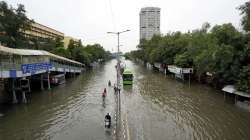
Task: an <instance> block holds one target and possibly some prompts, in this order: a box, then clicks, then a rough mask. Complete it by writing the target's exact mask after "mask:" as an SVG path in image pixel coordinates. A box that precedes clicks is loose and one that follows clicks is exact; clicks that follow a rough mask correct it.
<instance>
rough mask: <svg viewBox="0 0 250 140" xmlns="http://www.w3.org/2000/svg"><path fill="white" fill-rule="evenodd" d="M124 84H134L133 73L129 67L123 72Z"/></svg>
mask: <svg viewBox="0 0 250 140" xmlns="http://www.w3.org/2000/svg"><path fill="white" fill-rule="evenodd" d="M122 79H123V84H124V85H132V84H133V73H132V72H131V71H130V70H129V69H125V70H124V72H123V74H122Z"/></svg>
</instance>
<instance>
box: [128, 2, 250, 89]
mask: <svg viewBox="0 0 250 140" xmlns="http://www.w3.org/2000/svg"><path fill="white" fill-rule="evenodd" d="M238 9H239V10H240V11H241V15H242V20H241V23H242V27H243V30H241V31H240V30H238V29H236V28H235V27H234V26H233V25H232V24H231V23H226V24H223V25H215V26H214V27H210V24H209V23H204V24H203V25H202V27H201V28H200V29H196V30H193V31H189V32H187V33H182V32H172V33H168V34H166V35H161V36H154V37H153V38H152V39H151V40H141V42H140V44H139V45H138V46H137V48H138V50H136V51H132V52H130V53H127V54H125V56H126V57H128V58H131V59H140V60H143V61H144V62H149V63H151V64H153V63H162V64H166V65H177V66H180V67H192V68H194V70H195V77H196V78H197V80H198V81H201V79H202V78H204V77H206V76H207V75H206V74H207V73H210V74H211V75H212V82H211V83H212V84H213V85H214V86H216V87H221V86H223V85H227V84H233V85H236V86H237V88H238V89H239V90H241V91H245V92H248V93H250V2H246V3H245V4H244V5H242V6H240V7H238Z"/></svg>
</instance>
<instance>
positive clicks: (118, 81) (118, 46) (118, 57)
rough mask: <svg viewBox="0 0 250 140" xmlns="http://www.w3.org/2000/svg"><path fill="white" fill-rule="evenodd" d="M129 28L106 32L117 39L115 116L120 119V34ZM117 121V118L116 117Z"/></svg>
mask: <svg viewBox="0 0 250 140" xmlns="http://www.w3.org/2000/svg"><path fill="white" fill-rule="evenodd" d="M128 31H130V30H124V31H121V32H107V33H108V34H116V35H117V39H118V40H117V41H118V45H117V65H116V71H117V81H116V85H117V90H116V92H118V100H117V102H118V103H117V109H118V112H117V113H118V114H117V116H118V117H119V119H120V108H121V98H120V97H121V96H120V90H121V89H120V34H121V33H125V32H128ZM116 121H117V119H116ZM116 125H117V122H116ZM116 129H117V130H119V128H116Z"/></svg>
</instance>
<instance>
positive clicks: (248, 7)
mask: <svg viewBox="0 0 250 140" xmlns="http://www.w3.org/2000/svg"><path fill="white" fill-rule="evenodd" d="M239 10H240V11H241V15H243V17H242V20H241V24H242V26H243V29H244V30H245V31H248V32H249V31H250V1H248V2H246V3H245V4H244V5H241V6H240V7H239Z"/></svg>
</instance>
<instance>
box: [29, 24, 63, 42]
mask: <svg viewBox="0 0 250 140" xmlns="http://www.w3.org/2000/svg"><path fill="white" fill-rule="evenodd" d="M24 34H25V36H27V37H36V38H43V39H47V38H48V39H54V40H55V39H56V38H60V39H63V38H64V33H62V32H59V31H57V30H55V29H52V28H50V27H47V26H44V25H42V24H39V23H36V22H34V23H31V28H30V30H25V31H24Z"/></svg>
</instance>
